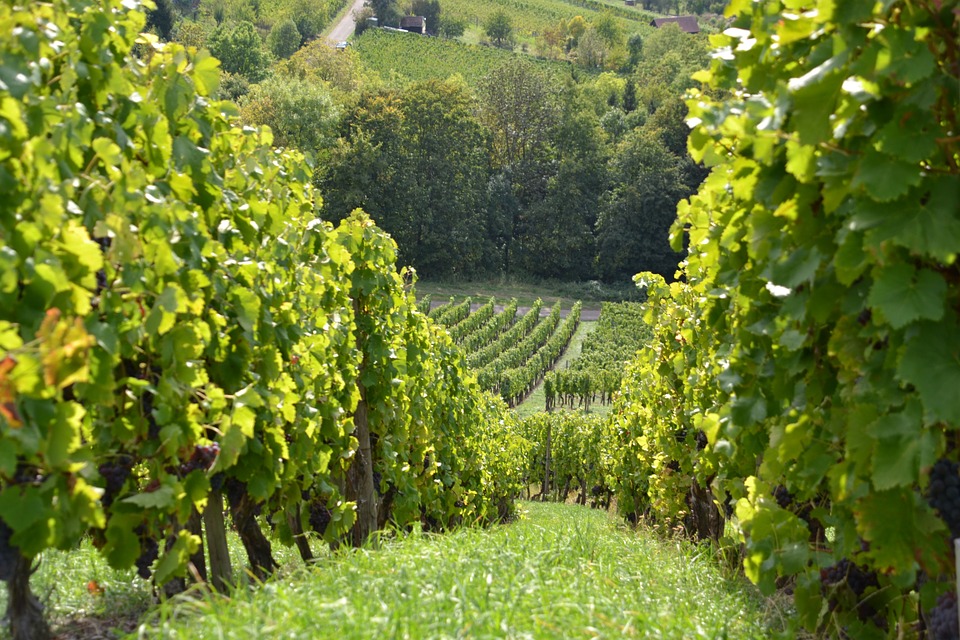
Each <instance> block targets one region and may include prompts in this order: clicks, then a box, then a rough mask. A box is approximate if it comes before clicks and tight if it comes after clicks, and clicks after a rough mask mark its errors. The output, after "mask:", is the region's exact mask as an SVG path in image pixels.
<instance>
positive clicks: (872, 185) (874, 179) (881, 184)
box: [851, 149, 923, 202]
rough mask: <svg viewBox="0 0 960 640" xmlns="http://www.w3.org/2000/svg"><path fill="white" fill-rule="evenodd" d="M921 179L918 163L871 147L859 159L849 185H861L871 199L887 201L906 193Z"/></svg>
mask: <svg viewBox="0 0 960 640" xmlns="http://www.w3.org/2000/svg"><path fill="white" fill-rule="evenodd" d="M922 179H923V174H922V173H921V171H920V165H918V164H913V163H910V162H904V161H902V160H898V159H896V158H893V157H891V156H888V155H886V154H885V153H880V152H879V151H874V150H872V149H871V150H869V151H867V152H866V153H865V154H863V158H861V159H860V164H859V165H858V166H857V169H856V171H855V173H854V176H853V181H852V183H851V187H852V188H854V189H856V188H858V187H863V189H864V190H865V191H866V192H867V195H868V196H869V197H870V198H872V199H873V200H876V201H878V202H888V201H890V200H896V199H897V198H899V197H900V196H902V195H904V194H905V193H907V191H909V190H910V187H913V186H916V185H918V184H920V181H921V180H922Z"/></svg>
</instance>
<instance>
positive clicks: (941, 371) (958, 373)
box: [897, 318, 960, 424]
mask: <svg viewBox="0 0 960 640" xmlns="http://www.w3.org/2000/svg"><path fill="white" fill-rule="evenodd" d="M951 320H953V321H952V322H930V321H926V320H925V321H923V322H920V323H919V324H918V326H917V331H916V332H915V333H914V334H913V335H912V337H911V338H910V339H909V340H908V341H907V343H906V345H905V346H904V348H903V355H902V356H901V357H900V362H899V365H898V366H897V377H898V378H899V379H900V380H901V381H903V382H906V383H908V384H912V385H913V386H914V387H916V389H917V392H918V393H919V394H920V400H921V402H923V408H924V420H925V422H926V423H927V424H931V423H934V422H946V423H948V424H960V393H958V392H957V390H958V389H960V333H958V332H957V331H956V330H954V329H953V327H955V326H956V320H955V319H953V318H951Z"/></svg>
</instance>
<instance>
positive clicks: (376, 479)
mask: <svg viewBox="0 0 960 640" xmlns="http://www.w3.org/2000/svg"><path fill="white" fill-rule="evenodd" d="M381 482H383V474H382V473H380V472H379V471H374V472H373V490H374V491H376V492H377V495H378V496H382V495H383V493H381V491H380V483H381Z"/></svg>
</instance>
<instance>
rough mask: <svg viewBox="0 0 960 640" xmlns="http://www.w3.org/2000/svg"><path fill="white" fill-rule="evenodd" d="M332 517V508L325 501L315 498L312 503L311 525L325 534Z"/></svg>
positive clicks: (321, 533) (318, 531)
mask: <svg viewBox="0 0 960 640" xmlns="http://www.w3.org/2000/svg"><path fill="white" fill-rule="evenodd" d="M330 518H331V513H330V509H328V508H327V505H326V504H325V503H324V502H323V501H321V500H315V501H314V502H312V503H311V504H310V526H311V527H312V528H313V530H314V531H316V532H317V533H319V534H320V535H323V533H324V532H325V531H326V530H327V527H328V526H329V525H330Z"/></svg>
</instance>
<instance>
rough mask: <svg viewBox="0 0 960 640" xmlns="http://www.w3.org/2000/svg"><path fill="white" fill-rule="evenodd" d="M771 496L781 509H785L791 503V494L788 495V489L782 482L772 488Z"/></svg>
mask: <svg viewBox="0 0 960 640" xmlns="http://www.w3.org/2000/svg"><path fill="white" fill-rule="evenodd" d="M773 497H774V499H775V500H776V501H777V504H778V505H780V508H781V509H786V508H787V507H789V506H790V505H791V504H793V496H792V495H790V491H789V490H788V489H787V488H786V487H785V486H783V485H782V484H778V485H777V486H776V487H775V488H774V490H773Z"/></svg>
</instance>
